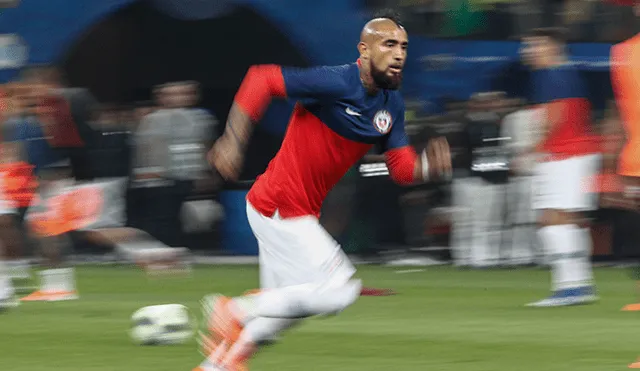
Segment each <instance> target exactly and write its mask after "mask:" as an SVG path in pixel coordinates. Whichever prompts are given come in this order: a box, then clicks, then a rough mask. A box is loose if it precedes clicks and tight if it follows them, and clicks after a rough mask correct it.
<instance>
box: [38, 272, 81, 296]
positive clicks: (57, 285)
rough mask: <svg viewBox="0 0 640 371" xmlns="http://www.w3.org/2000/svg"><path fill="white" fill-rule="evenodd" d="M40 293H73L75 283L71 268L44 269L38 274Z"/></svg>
mask: <svg viewBox="0 0 640 371" xmlns="http://www.w3.org/2000/svg"><path fill="white" fill-rule="evenodd" d="M40 278H41V287H40V291H42V292H74V291H76V282H75V277H74V269H73V268H58V269H46V270H43V271H41V272H40Z"/></svg>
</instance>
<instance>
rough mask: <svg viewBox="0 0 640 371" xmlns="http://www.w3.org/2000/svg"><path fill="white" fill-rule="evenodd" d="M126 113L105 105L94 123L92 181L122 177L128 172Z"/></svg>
mask: <svg viewBox="0 0 640 371" xmlns="http://www.w3.org/2000/svg"><path fill="white" fill-rule="evenodd" d="M128 116H129V114H128V113H127V111H126V110H122V109H118V107H116V106H110V105H106V106H103V107H102V109H101V110H100V114H99V116H98V118H97V119H96V120H95V122H94V130H95V133H96V136H95V138H94V140H93V141H92V142H93V146H92V148H91V159H92V163H93V175H94V176H95V177H96V178H126V177H128V176H129V175H130V174H129V173H130V171H131V146H130V136H131V132H130V130H129V127H130V124H129V122H128V121H129V117H128Z"/></svg>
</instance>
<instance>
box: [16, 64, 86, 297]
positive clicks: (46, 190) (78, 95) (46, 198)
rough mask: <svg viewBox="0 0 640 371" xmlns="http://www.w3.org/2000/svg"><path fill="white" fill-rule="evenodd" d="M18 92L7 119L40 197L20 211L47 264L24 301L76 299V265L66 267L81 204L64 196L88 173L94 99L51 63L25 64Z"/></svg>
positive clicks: (21, 217) (21, 219) (20, 215)
mask: <svg viewBox="0 0 640 371" xmlns="http://www.w3.org/2000/svg"><path fill="white" fill-rule="evenodd" d="M15 97H16V102H17V107H18V109H17V110H16V111H15V112H14V115H13V117H12V118H11V119H9V120H8V122H7V125H8V126H10V127H11V132H12V133H13V134H12V138H10V140H11V141H12V142H13V143H15V144H16V145H17V146H18V148H20V149H21V155H22V156H24V158H25V159H26V161H27V162H28V163H29V164H30V165H31V166H33V171H34V173H35V176H36V177H37V182H38V189H37V197H34V198H33V199H32V200H31V201H30V203H29V205H28V206H25V207H23V208H21V209H19V210H18V215H19V218H20V222H26V225H27V226H28V227H27V228H25V230H30V231H32V232H34V236H35V237H36V240H37V245H38V248H39V251H40V255H41V257H42V258H43V265H44V266H45V267H46V269H44V270H42V271H40V272H39V274H40V286H39V289H37V290H36V291H35V292H33V293H32V294H31V295H28V296H27V297H25V298H23V299H22V300H25V301H32V300H45V301H49V300H68V299H75V298H77V292H76V289H75V278H74V272H73V268H71V267H64V262H63V253H64V252H65V251H67V250H68V249H69V248H70V247H71V241H70V240H69V236H68V234H67V233H66V232H68V226H69V217H70V216H71V215H72V214H71V213H69V211H71V210H78V209H76V208H74V205H70V204H66V203H62V200H63V197H60V196H61V194H62V192H63V190H64V189H65V188H66V187H67V186H69V185H71V184H73V183H74V182H75V181H76V180H82V179H87V178H88V177H89V176H88V155H87V153H86V151H85V148H84V140H83V137H82V135H81V132H82V130H81V129H80V127H81V126H82V125H85V126H86V125H87V121H89V120H90V119H91V115H92V114H93V111H94V108H93V106H94V104H95V100H94V99H93V97H92V96H91V94H90V93H88V91H86V90H83V89H66V88H65V87H64V86H63V83H62V79H61V77H60V75H59V73H58V71H57V70H56V69H55V68H52V67H49V66H35V67H32V68H29V69H26V70H25V71H24V73H23V75H22V78H21V81H20V83H19V85H18V86H17V88H16V90H15ZM77 123H81V125H78V124H77Z"/></svg>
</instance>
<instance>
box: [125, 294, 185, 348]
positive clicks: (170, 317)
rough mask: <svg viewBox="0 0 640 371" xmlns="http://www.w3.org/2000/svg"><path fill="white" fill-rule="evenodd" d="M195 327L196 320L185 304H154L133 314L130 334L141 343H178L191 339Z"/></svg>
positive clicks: (135, 340)
mask: <svg viewBox="0 0 640 371" xmlns="http://www.w3.org/2000/svg"><path fill="white" fill-rule="evenodd" d="M194 329H195V326H194V321H193V319H192V317H191V315H190V314H189V309H188V308H187V307H185V306H184V305H180V304H163V305H152V306H148V307H144V308H140V309H138V310H137V311H136V312H135V313H134V314H133V315H132V316H131V330H130V336H131V339H132V340H133V341H134V342H135V343H136V344H139V345H176V344H184V343H186V342H187V341H189V340H190V339H191V338H192V337H193V334H194Z"/></svg>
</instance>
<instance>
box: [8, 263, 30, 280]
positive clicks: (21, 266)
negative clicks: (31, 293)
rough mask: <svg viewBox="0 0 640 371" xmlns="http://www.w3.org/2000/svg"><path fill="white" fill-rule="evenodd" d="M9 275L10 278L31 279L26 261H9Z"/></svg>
mask: <svg viewBox="0 0 640 371" xmlns="http://www.w3.org/2000/svg"><path fill="white" fill-rule="evenodd" d="M7 265H8V267H9V275H10V276H11V278H16V279H28V278H31V272H30V265H29V261H28V260H26V259H25V260H9V261H7Z"/></svg>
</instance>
